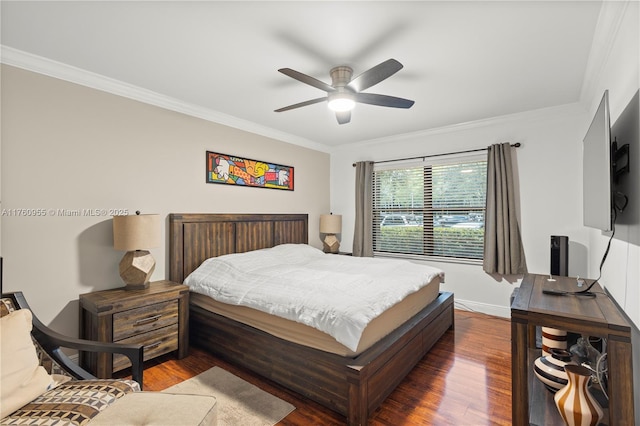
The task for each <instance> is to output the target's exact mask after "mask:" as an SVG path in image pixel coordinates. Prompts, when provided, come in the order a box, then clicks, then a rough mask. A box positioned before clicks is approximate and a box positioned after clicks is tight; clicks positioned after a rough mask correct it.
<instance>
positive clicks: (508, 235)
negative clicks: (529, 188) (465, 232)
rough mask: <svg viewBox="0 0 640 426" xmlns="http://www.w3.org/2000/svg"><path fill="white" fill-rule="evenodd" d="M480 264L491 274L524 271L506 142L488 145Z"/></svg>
mask: <svg viewBox="0 0 640 426" xmlns="http://www.w3.org/2000/svg"><path fill="white" fill-rule="evenodd" d="M482 267H483V269H484V270H485V272H488V273H490V274H500V275H520V274H524V273H526V272H527V263H526V261H525V257H524V248H523V247H522V240H521V238H520V227H519V226H518V220H517V218H516V203H515V188H514V182H513V165H512V163H511V145H510V144H509V143H503V144H495V145H491V146H490V147H489V155H488V159H487V210H486V213H485V231H484V261H483V265H482Z"/></svg>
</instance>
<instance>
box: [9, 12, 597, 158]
mask: <svg viewBox="0 0 640 426" xmlns="http://www.w3.org/2000/svg"><path fill="white" fill-rule="evenodd" d="M600 7H601V2H599V1H567V2H564V1H467V2H462V1H447V2H444V1H410V2H399V1H389V2H386V1H355V2H346V1H341V2H329V1H317V2H310V1H283V2H273V1H257V2H247V1H233V2H221V1H195V2H187V1H157V2H156V1H141V2H124V1H120V2H118V1H110V2H94V1H82V2H81V1H65V2H58V1H45V2H33V1H16V2H13V1H2V10H1V12H2V33H1V37H2V39H1V41H2V45H3V62H8V63H10V61H7V60H5V59H6V56H7V51H9V52H10V53H11V52H13V54H15V52H22V53H28V54H33V55H37V57H41V58H46V59H47V60H52V61H57V62H61V63H63V64H67V65H70V66H73V67H77V68H79V69H81V70H86V71H89V72H91V73H96V74H98V75H100V76H104V77H108V78H109V79H115V80H116V81H117V82H118V83H117V84H119V82H122V83H126V84H127V85H132V86H135V87H137V88H141V89H145V90H146V91H150V92H155V93H156V94H158V99H164V100H165V101H166V102H167V104H170V103H172V104H180V105H182V109H183V110H187V109H190V110H193V111H197V114H196V115H200V116H210V117H213V119H214V120H215V119H216V117H218V118H219V119H220V120H218V121H221V122H225V121H226V122H227V124H228V123H231V124H232V125H234V126H236V127H245V128H246V129H247V130H250V131H255V132H256V133H262V134H266V135H277V137H278V138H280V139H282V140H286V141H289V142H292V143H299V144H303V145H304V144H305V143H307V142H308V143H312V144H322V145H325V146H327V147H334V146H338V145H341V144H347V143H352V142H359V141H366V140H372V139H378V138H384V137H388V136H391V135H398V134H405V133H412V132H418V131H422V130H427V129H433V128H438V127H443V126H450V125H454V124H458V123H466V122H470V121H475V120H482V119H486V118H490V117H496V116H501V115H506V114H512V113H518V112H523V111H529V110H535V109H539V108H546V107H552V106H557V105H564V104H569V103H574V102H578V101H579V100H580V92H581V88H582V84H583V80H584V76H585V70H586V69H587V61H588V58H589V52H590V50H591V45H592V40H593V36H594V32H595V28H596V23H597V20H598V14H599V11H600ZM389 58H395V59H397V60H398V61H400V62H401V63H402V64H403V65H404V69H402V70H400V71H399V72H398V73H397V74H395V75H393V76H392V77H390V78H389V79H388V80H385V81H383V82H381V83H380V84H378V85H376V86H374V87H372V88H370V89H368V90H366V91H367V92H370V93H381V94H386V95H392V96H398V97H404V98H409V99H413V100H415V105H414V106H413V107H412V108H411V109H408V110H405V109H395V108H383V107H377V106H371V105H364V104H360V105H357V106H356V109H355V110H354V111H353V113H352V119H351V123H349V124H345V125H339V124H338V123H337V121H336V119H335V117H334V115H333V113H331V112H330V111H329V110H328V109H327V107H326V104H325V103H319V104H315V105H311V106H307V107H304V108H300V109H296V110H292V111H287V112H282V113H276V112H274V109H277V108H280V107H283V106H286V105H289V104H293V103H297V102H301V101H305V100H308V99H312V98H317V97H321V96H323V95H324V92H322V91H320V90H319V89H316V88H313V87H311V86H307V85H305V84H303V83H300V82H298V81H296V80H293V79H291V78H289V77H287V76H285V75H283V74H280V73H279V72H277V70H278V69H279V68H283V67H288V68H293V69H295V70H297V71H300V72H302V73H305V74H308V75H310V76H313V77H315V78H316V79H319V80H322V81H325V82H327V83H330V82H331V80H330V77H329V70H330V69H331V68H332V67H334V66H337V65H348V66H350V67H352V68H353V69H354V75H357V74H360V73H361V72H363V71H365V70H367V69H369V68H371V67H373V66H374V65H377V64H378V63H380V62H382V61H384V60H387V59H389ZM76 71H77V70H76ZM94 77H95V76H94ZM109 81H111V83H113V80H109ZM124 87H129V88H131V86H124ZM159 103H162V101H159Z"/></svg>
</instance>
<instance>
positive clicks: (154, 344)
mask: <svg viewBox="0 0 640 426" xmlns="http://www.w3.org/2000/svg"><path fill="white" fill-rule="evenodd" d="M160 343H162V342H155V343H152V344H150V345H147V346H145V347H144V350H145V351H148V350H151V349H155V348H157V347H158V346H160Z"/></svg>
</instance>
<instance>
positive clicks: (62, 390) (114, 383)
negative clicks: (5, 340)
mask: <svg viewBox="0 0 640 426" xmlns="http://www.w3.org/2000/svg"><path fill="white" fill-rule="evenodd" d="M138 391H140V386H139V385H138V383H137V382H135V381H133V380H109V379H106V380H82V381H70V382H67V383H63V384H61V385H59V386H57V387H56V388H54V389H51V390H49V391H47V392H45V393H43V394H42V395H40V396H39V397H37V398H36V399H34V400H33V401H31V402H30V403H28V404H27V405H25V406H24V407H22V408H20V409H19V410H18V411H15V412H14V413H13V414H11V415H9V416H7V417H5V418H4V419H2V424H3V425H27V424H28V425H85V424H87V423H89V420H91V419H92V418H93V417H95V416H96V415H97V414H98V413H99V412H101V411H103V410H104V409H106V408H107V407H109V406H110V405H111V404H113V403H114V402H115V401H116V400H118V399H119V398H121V397H122V396H124V395H126V394H128V393H131V392H138Z"/></svg>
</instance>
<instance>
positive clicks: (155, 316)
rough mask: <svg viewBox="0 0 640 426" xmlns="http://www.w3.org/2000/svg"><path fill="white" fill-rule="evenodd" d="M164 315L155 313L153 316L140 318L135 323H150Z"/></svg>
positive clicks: (136, 324)
mask: <svg viewBox="0 0 640 426" xmlns="http://www.w3.org/2000/svg"><path fill="white" fill-rule="evenodd" d="M161 316H162V315H154V316H152V317H148V318H143V319H139V320H138V321H136V322H135V323H134V325H135V326H138V325H145V324H149V323H151V322H154V321H158V320H159V319H160V317H161Z"/></svg>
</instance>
